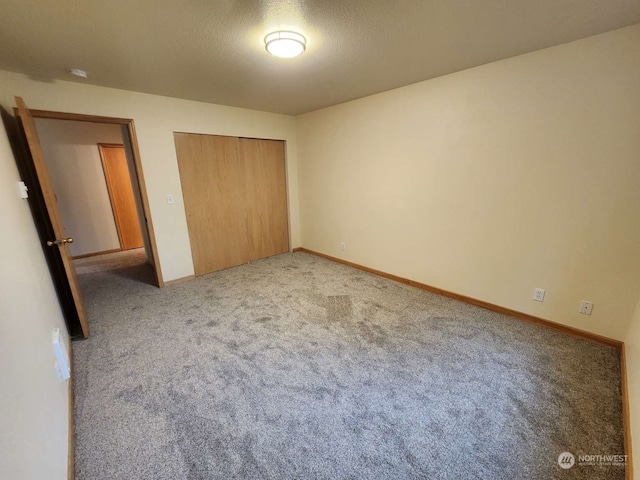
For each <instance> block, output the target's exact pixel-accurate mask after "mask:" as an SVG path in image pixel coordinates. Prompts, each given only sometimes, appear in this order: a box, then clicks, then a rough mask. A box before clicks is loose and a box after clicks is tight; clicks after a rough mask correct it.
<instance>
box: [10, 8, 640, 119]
mask: <svg viewBox="0 0 640 480" xmlns="http://www.w3.org/2000/svg"><path fill="white" fill-rule="evenodd" d="M0 11H1V12H2V20H3V21H2V29H0V69H3V70H10V71H16V72H23V73H27V74H29V75H31V76H34V77H36V78H40V79H45V80H50V79H63V80H72V81H82V82H86V83H91V84H95V85H103V86H108V87H115V88H122V89H127V90H134V91H139V92H147V93H155V94H160V95H167V96H171V97H179V98H186V99H192V100H200V101H204V102H211V103H218V104H223V105H233V106H238V107H246V108H253V109H257V110H265V111H270V112H279V113H286V114H299V113H303V112H308V111H312V110H316V109H318V108H322V107H326V106H329V105H334V104H337V103H341V102H344V101H347V100H352V99H355V98H360V97H363V96H366V95H370V94H373V93H377V92H381V91H384V90H389V89H391V88H395V87H400V86H403V85H408V84H411V83H415V82H418V81H421V80H426V79H429V78H433V77H437V76H440V75H444V74H448V73H452V72H455V71H459V70H463V69H466V68H470V67H474V66H477V65H481V64H484V63H488V62H492V61H495V60H500V59H504V58H508V57H511V56H514V55H519V54H522V53H526V52H530V51H534V50H538V49H541V48H545V47H549V46H552V45H558V44H560V43H565V42H569V41H572V40H577V39H580V38H584V37H588V36H590V35H595V34H598V33H602V32H606V31H609V30H614V29H616V28H620V27H624V26H628V25H632V24H636V23H640V0H281V1H276V0H262V1H260V0H134V1H132V0H56V1H52V0H0ZM277 29H288V30H294V31H297V32H299V33H302V34H303V35H305V36H306V37H307V51H306V52H305V53H304V54H303V55H302V56H301V57H298V58H296V59H289V60H285V59H277V58H275V57H272V56H270V55H269V54H267V53H266V51H265V50H264V42H263V38H264V36H265V35H266V34H267V33H269V32H271V31H273V30H277ZM639 48H640V46H639ZM71 67H76V68H81V69H84V70H87V71H88V72H89V78H88V80H78V79H76V77H72V76H70V75H69V74H68V69H69V68H71Z"/></svg>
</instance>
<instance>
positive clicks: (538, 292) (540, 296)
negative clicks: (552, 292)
mask: <svg viewBox="0 0 640 480" xmlns="http://www.w3.org/2000/svg"><path fill="white" fill-rule="evenodd" d="M533 299H534V300H535V301H536V302H544V290H543V289H542V288H536V289H535V290H534V291H533Z"/></svg>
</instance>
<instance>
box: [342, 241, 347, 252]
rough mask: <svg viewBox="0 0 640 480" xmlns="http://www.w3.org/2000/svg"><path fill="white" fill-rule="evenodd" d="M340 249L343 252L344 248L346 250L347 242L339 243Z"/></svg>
mask: <svg viewBox="0 0 640 480" xmlns="http://www.w3.org/2000/svg"><path fill="white" fill-rule="evenodd" d="M340 250H342V251H343V252H344V251H346V250H347V244H346V243H344V242H342V243H341V244H340Z"/></svg>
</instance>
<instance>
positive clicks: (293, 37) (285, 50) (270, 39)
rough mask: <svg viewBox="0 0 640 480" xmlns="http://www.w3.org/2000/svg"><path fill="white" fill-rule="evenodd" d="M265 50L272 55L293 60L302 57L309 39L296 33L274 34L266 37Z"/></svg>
mask: <svg viewBox="0 0 640 480" xmlns="http://www.w3.org/2000/svg"><path fill="white" fill-rule="evenodd" d="M264 43H265V48H266V49H267V52H269V53H270V54H271V55H275V56H276V57H281V58H293V57H297V56H298V55H302V53H304V51H305V49H306V48H307V39H306V38H304V37H303V36H302V35H300V34H299V33H295V32H273V33H270V34H269V35H267V36H266V37H264Z"/></svg>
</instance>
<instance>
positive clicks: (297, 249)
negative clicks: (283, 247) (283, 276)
mask: <svg viewBox="0 0 640 480" xmlns="http://www.w3.org/2000/svg"><path fill="white" fill-rule="evenodd" d="M291 251H292V252H293V253H296V252H301V251H302V247H296V248H294V249H293V250H291Z"/></svg>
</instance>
